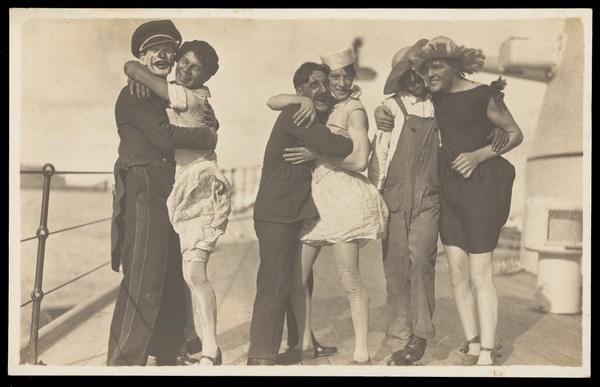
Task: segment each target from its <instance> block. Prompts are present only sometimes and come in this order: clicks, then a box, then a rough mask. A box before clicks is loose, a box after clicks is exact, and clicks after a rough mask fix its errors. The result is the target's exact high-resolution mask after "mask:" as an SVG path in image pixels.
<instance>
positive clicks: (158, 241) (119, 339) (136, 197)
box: [107, 20, 217, 366]
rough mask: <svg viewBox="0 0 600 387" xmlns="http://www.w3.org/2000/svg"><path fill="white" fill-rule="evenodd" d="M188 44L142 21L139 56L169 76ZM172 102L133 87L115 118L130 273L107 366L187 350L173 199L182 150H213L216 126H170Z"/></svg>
mask: <svg viewBox="0 0 600 387" xmlns="http://www.w3.org/2000/svg"><path fill="white" fill-rule="evenodd" d="M180 42H181V34H180V33H179V31H177V29H176V28H175V26H174V25H173V23H172V22H171V21H170V20H158V21H151V22H148V23H144V24H142V25H141V26H140V27H138V29H137V30H136V31H135V32H134V34H133V36H132V39H131V51H132V54H133V55H134V56H135V57H137V58H138V59H140V60H141V61H142V62H143V63H144V64H145V65H146V66H147V67H148V69H149V70H150V71H151V72H152V73H153V74H155V75H158V76H161V77H163V78H166V77H167V75H168V74H169V72H170V71H171V68H172V66H173V57H174V54H175V52H176V51H177V48H178V47H179V44H180ZM165 108H166V102H165V101H164V100H163V99H162V98H160V97H158V96H156V95H151V96H150V97H148V98H138V97H137V96H136V95H133V94H132V93H130V90H129V87H128V86H126V87H124V88H123V90H121V93H120V94H119V97H118V100H117V103H116V107H115V118H116V123H117V128H118V133H119V138H120V144H119V157H118V159H117V161H116V163H115V168H114V172H115V191H114V198H113V199H114V201H113V214H112V223H111V240H112V241H111V242H112V249H111V255H112V269H113V270H114V271H119V268H121V269H122V272H123V280H122V282H121V287H120V288H119V294H118V296H117V301H116V304H115V309H114V314H113V318H112V322H111V326H110V335H109V341H108V353H107V365H108V366H123V365H132V366H133V365H137V366H143V365H146V363H147V360H148V356H149V355H153V356H155V357H156V362H157V364H158V365H175V364H176V358H177V355H178V353H179V351H180V349H181V348H182V346H183V343H184V336H183V326H184V322H185V314H186V309H185V308H186V305H185V295H184V287H183V286H184V281H183V274H182V271H181V253H180V248H179V237H178V236H177V233H175V231H174V230H173V227H172V226H171V223H170V221H169V217H168V214H167V205H166V200H167V197H168V196H169V193H170V192H171V188H172V186H173V182H174V179H175V161H174V156H173V150H174V149H175V148H188V149H204V150H210V149H214V148H215V146H216V142H217V139H216V136H215V135H214V134H213V132H212V131H211V130H210V129H209V128H180V127H175V126H172V125H170V124H169V118H168V116H167V113H166V111H165Z"/></svg>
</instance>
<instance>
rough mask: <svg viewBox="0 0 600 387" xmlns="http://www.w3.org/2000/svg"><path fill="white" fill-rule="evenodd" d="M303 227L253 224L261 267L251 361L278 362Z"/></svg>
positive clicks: (282, 224)
mask: <svg viewBox="0 0 600 387" xmlns="http://www.w3.org/2000/svg"><path fill="white" fill-rule="evenodd" d="M301 226H302V222H301V221H299V222H295V223H290V224H285V223H273V222H263V221H254V230H255V231H256V236H257V237H258V248H259V255H260V265H259V267H258V274H257V278H256V298H255V299H254V307H253V310H252V322H251V323H250V348H249V349H248V357H249V358H258V359H270V360H276V359H277V354H278V353H279V347H280V346H281V336H282V334H283V324H284V318H285V310H286V306H287V304H288V300H289V294H288V292H289V287H290V278H291V273H292V260H293V259H294V257H295V255H296V254H297V253H298V249H299V245H300V242H299V240H298V233H299V231H300V227H301Z"/></svg>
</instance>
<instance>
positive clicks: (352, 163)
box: [315, 109, 371, 172]
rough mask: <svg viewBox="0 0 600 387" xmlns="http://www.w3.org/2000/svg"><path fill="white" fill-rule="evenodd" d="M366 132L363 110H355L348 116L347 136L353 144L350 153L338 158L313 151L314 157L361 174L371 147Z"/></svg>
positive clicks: (366, 124) (365, 119) (365, 118)
mask: <svg viewBox="0 0 600 387" xmlns="http://www.w3.org/2000/svg"><path fill="white" fill-rule="evenodd" d="M367 131H368V122H367V115H366V114H365V111H364V110H361V109H357V110H355V111H353V112H352V113H350V116H348V135H349V136H350V139H351V140H352V144H353V150H352V153H350V154H349V155H348V156H345V157H339V156H332V155H327V154H322V153H321V152H319V151H318V150H316V149H315V150H316V152H317V153H318V154H316V155H315V156H316V157H317V158H318V159H322V160H324V161H327V162H328V163H330V164H332V165H334V166H336V167H340V168H343V169H347V170H350V171H358V172H362V171H364V170H365V169H366V168H367V165H368V162H369V154H370V153H371V145H370V143H369V137H368V135H367Z"/></svg>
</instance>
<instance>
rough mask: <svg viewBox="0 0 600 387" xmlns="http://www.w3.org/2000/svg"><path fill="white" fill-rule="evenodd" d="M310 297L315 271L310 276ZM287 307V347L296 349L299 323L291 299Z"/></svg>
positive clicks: (288, 300)
mask: <svg viewBox="0 0 600 387" xmlns="http://www.w3.org/2000/svg"><path fill="white" fill-rule="evenodd" d="M307 282H308V295H309V296H310V297H312V293H313V286H314V276H313V271H312V270H311V271H310V274H309V276H308V281H307ZM286 302H287V307H286V310H285V321H286V326H287V346H288V347H289V348H294V347H295V346H296V345H298V340H300V338H299V337H298V323H297V322H296V315H295V314H294V308H293V307H292V300H291V298H290V297H288V299H287V301H286Z"/></svg>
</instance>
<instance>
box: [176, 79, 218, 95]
mask: <svg viewBox="0 0 600 387" xmlns="http://www.w3.org/2000/svg"><path fill="white" fill-rule="evenodd" d="M169 83H171V84H173V85H176V84H177V83H176V82H175V81H169ZM182 87H185V86H182ZM189 90H192V91H193V92H194V93H196V94H198V95H199V96H200V97H206V98H209V97H210V90H209V88H208V87H206V86H200V87H199V88H197V89H189Z"/></svg>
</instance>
